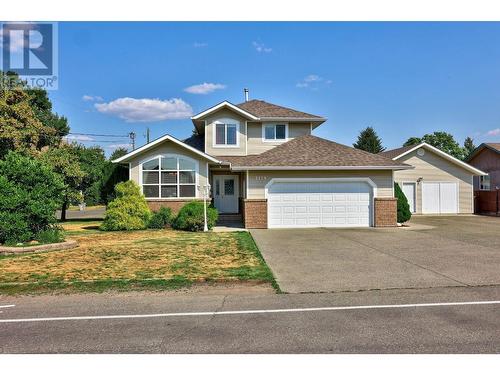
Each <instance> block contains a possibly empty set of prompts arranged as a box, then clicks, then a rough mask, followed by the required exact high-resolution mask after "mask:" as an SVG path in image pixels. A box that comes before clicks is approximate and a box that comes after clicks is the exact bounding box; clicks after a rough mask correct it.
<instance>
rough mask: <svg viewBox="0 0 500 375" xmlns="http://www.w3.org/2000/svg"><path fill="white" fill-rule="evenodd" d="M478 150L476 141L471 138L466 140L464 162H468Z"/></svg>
mask: <svg viewBox="0 0 500 375" xmlns="http://www.w3.org/2000/svg"><path fill="white" fill-rule="evenodd" d="M475 149H476V145H474V140H473V139H472V138H471V137H467V138H465V141H464V160H467V158H468V157H469V156H470V155H471V154H472V153H473V152H474V150H475Z"/></svg>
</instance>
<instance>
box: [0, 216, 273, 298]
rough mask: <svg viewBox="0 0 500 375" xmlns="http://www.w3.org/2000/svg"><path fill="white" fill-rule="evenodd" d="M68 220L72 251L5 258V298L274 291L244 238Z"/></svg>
mask: <svg viewBox="0 0 500 375" xmlns="http://www.w3.org/2000/svg"><path fill="white" fill-rule="evenodd" d="M99 224H100V222H99V221H96V220H79V221H70V222H67V223H65V224H64V225H63V227H64V228H65V230H66V237H67V238H69V239H74V240H76V241H78V242H79V244H80V246H79V247H78V248H75V249H70V250H62V251H52V252H46V253H38V254H25V255H7V256H0V294H2V293H3V294H16V293H43V292H53V291H62V292H77V291H82V292H83V291H104V290H109V289H113V290H134V289H152V290H158V289H175V288H180V287H187V286H189V285H191V284H192V283H194V282H204V281H217V282H237V281H240V280H256V281H262V282H269V283H271V284H273V285H275V282H274V278H273V275H272V273H271V271H270V270H269V268H268V267H267V265H266V264H265V262H264V260H263V259H262V256H261V255H260V252H259V250H258V248H257V247H256V245H255V243H254V241H253V239H252V237H251V235H250V234H249V233H247V232H226V233H213V232H208V233H203V232H200V233H191V232H181V231H173V230H143V231H131V232H101V231H99V229H98V226H99Z"/></svg>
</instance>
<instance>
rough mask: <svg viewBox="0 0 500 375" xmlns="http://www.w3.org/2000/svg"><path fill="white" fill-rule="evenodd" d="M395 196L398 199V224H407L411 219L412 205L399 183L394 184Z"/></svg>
mask: <svg viewBox="0 0 500 375" xmlns="http://www.w3.org/2000/svg"><path fill="white" fill-rule="evenodd" d="M394 195H395V197H396V198H397V199H398V223H405V222H407V221H408V220H410V218H411V211H410V205H409V204H408V200H407V199H406V196H405V195H404V193H403V191H402V190H401V188H400V187H399V185H398V184H397V183H394Z"/></svg>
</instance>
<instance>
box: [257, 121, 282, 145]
mask: <svg viewBox="0 0 500 375" xmlns="http://www.w3.org/2000/svg"><path fill="white" fill-rule="evenodd" d="M262 132H263V136H262V138H263V139H264V142H279V141H286V139H287V138H288V126H287V125H286V124H265V125H264V126H263V127H262Z"/></svg>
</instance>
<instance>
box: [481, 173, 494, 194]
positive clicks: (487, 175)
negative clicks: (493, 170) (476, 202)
mask: <svg viewBox="0 0 500 375" xmlns="http://www.w3.org/2000/svg"><path fill="white" fill-rule="evenodd" d="M484 177H488V178H489V180H490V188H489V189H483V187H482V185H483V183H482V182H481V180H482V179H483V178H484ZM478 187H479V190H481V191H490V190H491V177H490V175H489V174H486V175H484V176H479V186H478Z"/></svg>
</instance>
